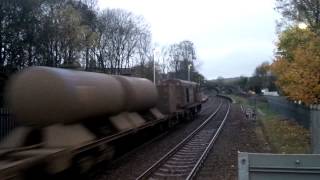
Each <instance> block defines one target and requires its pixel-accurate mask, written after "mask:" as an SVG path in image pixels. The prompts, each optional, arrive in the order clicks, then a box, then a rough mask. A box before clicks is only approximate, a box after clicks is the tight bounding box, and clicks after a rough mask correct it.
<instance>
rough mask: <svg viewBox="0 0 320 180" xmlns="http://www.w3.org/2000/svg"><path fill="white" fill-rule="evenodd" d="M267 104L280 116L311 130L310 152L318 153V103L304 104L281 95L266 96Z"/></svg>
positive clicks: (319, 141)
mask: <svg viewBox="0 0 320 180" xmlns="http://www.w3.org/2000/svg"><path fill="white" fill-rule="evenodd" d="M266 99H267V100H268V103H269V106H270V107H271V108H272V109H273V110H274V111H276V112H278V113H279V114H281V115H282V116H284V117H286V118H289V119H293V120H295V121H296V122H298V123H299V124H300V125H302V126H304V127H305V128H307V129H309V130H310V132H311V144H312V152H313V153H316V154H319V153H320V105H311V106H305V105H302V104H298V103H294V102H292V101H288V100H287V99H286V98H285V97H281V96H266Z"/></svg>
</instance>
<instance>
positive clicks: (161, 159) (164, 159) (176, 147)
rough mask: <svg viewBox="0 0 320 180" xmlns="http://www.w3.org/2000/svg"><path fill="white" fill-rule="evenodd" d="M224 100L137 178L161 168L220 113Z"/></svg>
mask: <svg viewBox="0 0 320 180" xmlns="http://www.w3.org/2000/svg"><path fill="white" fill-rule="evenodd" d="M222 104H223V103H222V100H221V101H220V104H219V106H218V107H217V109H216V110H215V111H214V112H213V113H212V114H211V115H210V116H209V117H208V118H207V119H206V120H205V121H204V122H203V123H202V124H201V125H200V126H199V127H198V128H197V129H196V130H194V131H193V132H192V133H190V134H189V135H188V136H187V137H186V138H185V139H183V140H182V141H181V142H180V143H179V144H177V145H176V146H175V147H174V148H172V149H171V150H170V151H169V152H168V153H166V154H165V155H164V156H162V158H160V159H159V160H158V161H157V162H155V163H154V164H153V165H152V166H151V167H149V168H148V169H147V170H146V171H144V172H143V173H142V174H141V175H140V176H139V177H137V178H136V180H140V179H145V178H146V177H148V176H150V175H151V174H152V173H153V172H155V170H156V169H157V168H159V167H160V166H161V165H162V164H163V163H164V162H165V161H166V160H167V159H169V158H170V157H172V156H173V155H174V154H175V153H176V152H177V151H178V150H179V149H180V148H181V147H182V146H183V145H185V144H186V143H188V142H189V141H190V140H191V139H192V138H193V137H194V136H195V135H196V134H197V133H198V132H199V131H200V130H202V128H203V127H204V126H205V125H207V124H208V122H209V121H210V120H211V119H212V118H213V117H214V116H215V115H216V114H217V113H218V111H219V110H220V109H221V106H222Z"/></svg>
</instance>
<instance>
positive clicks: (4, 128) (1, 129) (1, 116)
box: [0, 107, 16, 140]
mask: <svg viewBox="0 0 320 180" xmlns="http://www.w3.org/2000/svg"><path fill="white" fill-rule="evenodd" d="M15 126H16V123H15V121H13V119H12V117H11V115H10V111H9V109H7V108H3V107H0V140H1V139H2V138H3V137H5V136H6V135H8V134H9V132H10V131H11V130H12V129H13V128H14V127H15Z"/></svg>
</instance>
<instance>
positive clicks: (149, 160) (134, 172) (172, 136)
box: [91, 97, 220, 180]
mask: <svg viewBox="0 0 320 180" xmlns="http://www.w3.org/2000/svg"><path fill="white" fill-rule="evenodd" d="M218 99H219V98H216V97H213V98H211V99H209V100H208V102H206V103H205V104H204V105H203V109H202V112H201V113H200V115H199V117H198V118H197V119H196V120H194V121H192V122H190V123H188V124H180V125H179V126H177V127H176V128H174V129H172V130H171V131H170V132H169V133H167V134H166V135H164V136H162V137H161V138H159V139H157V140H156V141H154V142H152V143H151V144H148V145H147V146H143V147H141V148H139V150H138V151H136V152H133V153H130V154H129V155H128V156H127V157H125V158H122V159H120V160H118V161H116V163H113V164H112V165H111V166H109V167H106V168H101V169H100V168H99V170H96V171H95V173H94V174H92V175H91V177H92V179H98V180H104V179H135V178H136V177H138V176H139V175H140V174H141V173H142V172H143V171H144V170H146V169H147V168H148V167H150V166H151V165H152V164H153V163H155V162H156V161H157V160H158V159H160V158H161V157H162V156H163V155H164V154H165V153H167V152H168V151H169V150H171V149H172V148H173V147H174V146H175V145H176V144H178V143H179V142H180V141H181V140H183V139H184V138H185V137H186V136H187V135H189V134H190V133H191V132H192V131H193V130H194V129H195V128H197V127H198V126H199V125H200V124H201V123H202V122H203V121H204V120H205V119H206V117H208V115H209V114H210V113H211V112H213V111H214V110H215V109H216V107H217V106H218V104H219V102H220V100H218Z"/></svg>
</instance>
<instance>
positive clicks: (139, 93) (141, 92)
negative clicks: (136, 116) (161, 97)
mask: <svg viewBox="0 0 320 180" xmlns="http://www.w3.org/2000/svg"><path fill="white" fill-rule="evenodd" d="M115 78H117V79H118V80H119V81H120V82H121V84H122V85H123V87H124V89H125V92H126V100H127V101H126V110H127V111H130V112H133V111H143V110H147V109H149V108H152V107H154V106H155V105H156V104H157V100H158V91H157V88H156V86H155V85H154V84H153V83H152V82H151V81H149V80H147V79H143V78H134V77H126V76H115Z"/></svg>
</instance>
